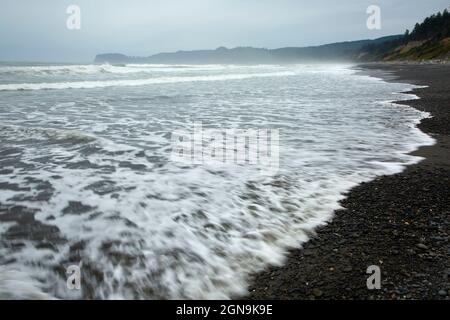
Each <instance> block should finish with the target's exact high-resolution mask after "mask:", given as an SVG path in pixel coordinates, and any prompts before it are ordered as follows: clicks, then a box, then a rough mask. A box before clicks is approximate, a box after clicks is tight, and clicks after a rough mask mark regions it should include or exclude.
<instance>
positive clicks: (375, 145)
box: [0, 66, 434, 299]
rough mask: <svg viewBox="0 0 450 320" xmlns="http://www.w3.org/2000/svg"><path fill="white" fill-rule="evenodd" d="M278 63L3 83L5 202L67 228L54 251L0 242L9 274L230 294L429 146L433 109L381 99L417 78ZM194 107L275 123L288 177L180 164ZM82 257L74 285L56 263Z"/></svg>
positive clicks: (57, 289)
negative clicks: (198, 76)
mask: <svg viewBox="0 0 450 320" xmlns="http://www.w3.org/2000/svg"><path fill="white" fill-rule="evenodd" d="M162 68H164V66H162ZM192 68H196V66H192ZM217 68H219V66H218V67H217ZM258 68H260V69H258ZM270 68H272V69H274V71H273V72H275V73H277V74H278V75H277V76H275V77H272V76H271V77H258V76H257V77H254V76H253V73H254V72H255V70H256V73H257V74H264V73H266V72H267V67H266V66H264V67H263V66H260V67H256V68H254V70H252V71H248V70H247V69H239V67H236V68H235V69H236V70H237V74H239V75H243V74H246V73H244V72H248V74H246V75H247V77H245V78H242V79H243V80H244V79H245V80H246V81H241V82H235V81H226V80H234V78H226V77H225V75H222V80H224V81H198V82H195V83H194V82H192V81H182V82H170V83H169V82H168V83H166V84H167V85H166V86H148V87H140V86H137V87H136V86H119V87H117V89H116V90H105V91H103V94H101V95H99V94H98V92H90V91H83V90H78V91H71V90H61V91H58V95H55V94H52V92H51V91H49V92H41V91H37V92H27V93H26V94H23V93H22V92H19V91H15V92H3V93H0V95H1V94H3V95H4V96H3V97H2V98H3V99H0V114H1V117H2V122H3V125H2V126H0V152H3V153H2V156H1V157H0V161H3V160H4V161H6V163H7V164H8V167H7V168H10V167H11V166H12V167H13V168H12V169H13V170H12V172H10V173H8V172H5V173H3V174H2V175H0V182H8V183H10V184H14V187H13V188H10V189H7V190H6V189H4V190H3V189H2V190H1V192H0V203H1V204H2V206H6V207H11V206H16V205H21V206H24V207H26V208H28V209H30V210H31V209H35V210H38V211H37V212H36V214H35V219H36V221H39V222H40V223H42V224H44V225H50V226H55V227H57V228H58V230H59V233H58V236H59V237H60V238H62V239H63V241H60V242H58V241H56V240H55V241H54V243H52V244H53V249H50V248H47V247H45V246H44V247H42V246H39V241H36V240H34V239H33V238H32V237H31V239H29V238H26V239H23V238H20V237H19V238H17V239H14V237H13V238H11V237H8V241H9V242H8V243H10V244H11V243H12V244H14V243H16V242H17V243H20V244H25V246H22V247H18V249H14V248H13V247H14V246H3V247H2V246H1V245H0V253H1V255H0V264H1V263H2V261H3V262H4V261H5V260H6V258H7V260H8V261H9V263H8V268H9V270H10V269H11V268H12V269H14V270H21V271H22V275H21V276H20V275H17V274H15V275H14V276H13V278H16V279H17V278H19V280H21V281H23V282H26V283H29V284H30V285H31V284H32V286H33V288H38V290H41V291H42V293H43V294H44V293H45V294H48V295H50V296H53V297H57V298H80V297H81V298H92V297H93V298H105V299H118V298H141V299H157V298H172V299H177V298H190V299H193V298H205V299H214V298H217V299H221V298H225V299H227V298H231V297H236V296H238V295H241V294H244V293H245V292H246V285H247V281H248V278H249V275H250V274H252V273H254V272H257V271H259V270H261V269H262V268H264V267H266V266H267V265H268V264H281V263H283V261H284V257H285V254H286V251H287V250H288V249H289V248H292V247H299V246H300V245H301V244H302V243H303V242H305V241H307V240H308V235H309V233H310V232H312V231H313V230H314V229H315V228H316V227H317V226H319V225H323V224H325V223H327V221H329V220H330V219H331V218H332V213H333V211H334V210H336V209H338V208H340V206H339V200H341V199H343V197H344V196H343V194H344V193H345V192H347V191H348V190H349V189H350V188H351V187H353V186H355V185H357V184H359V183H361V182H363V181H369V180H371V179H373V178H375V177H376V176H378V175H383V174H393V173H396V172H399V171H401V170H403V168H404V167H405V166H406V165H408V164H412V163H416V162H417V161H419V160H420V158H418V157H414V156H411V155H408V153H409V152H411V151H413V150H415V149H416V148H417V147H419V146H422V145H429V144H432V143H434V140H433V139H431V138H430V137H428V136H427V135H425V134H424V133H422V132H420V130H418V129H417V128H416V127H415V124H416V123H417V122H418V121H419V120H420V119H422V118H424V117H426V116H427V114H425V113H422V112H419V111H417V110H415V109H412V108H410V107H407V106H403V105H395V104H393V103H391V102H388V101H386V99H387V97H388V98H389V99H392V100H401V99H410V98H412V97H413V96H412V95H410V94H405V93H395V94H392V92H400V91H405V90H409V89H412V88H414V87H413V86H411V85H407V84H395V83H386V82H384V81H382V80H380V79H375V78H370V77H366V76H360V75H356V74H354V72H353V71H352V70H351V69H350V68H349V67H348V66H290V67H280V66H271V67H270ZM286 68H288V69H291V70H290V71H289V72H290V73H289V76H283V75H284V73H285V72H287V71H286ZM245 70H247V71H245ZM202 72H204V73H205V75H204V76H203V77H206V78H209V77H211V76H210V75H209V71H202ZM233 72H235V71H233ZM273 72H272V73H273ZM291 73H292V74H294V75H291ZM226 76H228V74H227V75H226ZM224 77H225V78H224ZM162 78H163V79H167V78H166V77H164V76H163V77H162ZM179 78H183V77H182V76H180V77H179ZM152 80H153V79H152ZM127 81H128V80H127ZM36 85H38V84H36ZM44 85H45V84H44ZM47 94H48V95H47ZM24 115H26V116H24ZM195 119H199V120H201V121H202V122H203V125H204V126H205V127H208V126H210V127H211V128H221V129H223V128H277V129H279V130H280V171H279V174H278V175H276V176H274V177H267V176H261V175H260V174H259V171H258V170H257V169H256V168H254V167H252V166H242V165H235V164H232V163H231V164H230V163H223V164H221V163H207V164H205V165H186V164H183V165H180V164H178V163H174V162H171V161H170V160H169V158H170V152H171V145H170V143H171V139H170V138H171V136H170V133H171V132H173V131H174V130H176V129H178V128H180V127H181V128H183V129H190V128H191V125H192V122H193V120H195ZM47 130H48V132H50V133H47ZM74 132H75V133H81V136H85V135H86V136H87V137H94V139H88V140H87V141H86V140H85V139H79V138H78V137H79V136H78V135H74V134H73V133H74ZM55 137H56V138H55ZM61 137H63V138H61ZM67 141H70V143H67ZM43 157H44V158H45V159H43ZM14 164H15V166H14ZM30 178H31V179H30ZM46 182H47V183H46ZM50 186H51V187H50ZM43 190H44V191H46V192H48V193H50V194H51V196H49V197H48V199H47V198H45V197H44V199H42V195H41V193H42V192H43ZM11 223H15V222H11ZM10 226H11V224H9V223H8V226H7V227H4V228H0V234H3V235H4V234H6V233H7V232H8V230H9V228H10ZM36 232H38V229H36ZM36 232H35V233H36ZM53 236H54V235H53ZM55 237H56V236H55ZM49 241H50V240H49ZM2 257H4V258H3V260H2ZM80 262H82V288H83V290H82V291H81V292H78V293H74V292H71V291H68V290H67V288H66V286H65V284H66V278H65V275H64V274H61V273H58V272H56V271H55V270H59V269H61V268H64V267H66V266H67V265H70V264H78V263H80ZM25 276H26V279H25ZM0 277H1V275H0ZM8 277H9V276H8ZM22 277H23V279H22ZM9 278H10V277H9ZM0 286H2V284H1V281H0ZM6 288H7V289H5V286H4V285H3V288H0V291H2V289H3V291H4V292H5V291H6V292H9V291H11V292H12V293H13V294H17V296H21V295H22V294H21V291H20V292H15V291H14V288H13V289H11V286H8V287H6ZM33 290H34V289H29V291H30V292H33ZM25 291H28V289H26V290H25Z"/></svg>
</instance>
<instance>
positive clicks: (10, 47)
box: [0, 0, 449, 62]
mask: <svg viewBox="0 0 450 320" xmlns="http://www.w3.org/2000/svg"><path fill="white" fill-rule="evenodd" d="M71 4H76V5H78V6H79V7H80V9H81V29H80V30H69V29H67V27H66V20H67V18H68V16H69V15H68V14H67V13H66V9H67V7H68V6H69V5H71ZM373 4H374V5H378V6H379V7H380V8H381V14H382V16H381V18H382V20H381V21H382V28H381V30H369V29H368V28H367V26H366V20H367V18H368V14H367V13H366V9H367V7H368V6H369V5H373ZM448 6H449V1H448V0H378V1H375V0H314V1H312V0H127V1H125V0H70V1H66V0H0V60H7V61H8V60H9V61H23V60H28V61H55V62H57V61H61V62H63V61H68V62H89V61H92V60H93V59H94V56H95V55H96V54H97V53H108V52H120V53H124V54H128V55H136V56H148V55H150V54H154V53H158V52H167V51H177V50H194V49H214V48H216V47H219V46H226V47H229V48H231V47H236V46H253V47H264V48H279V47H285V46H309V45H319V44H325V43H329V42H338V41H346V40H358V39H367V38H377V37H380V36H385V35H391V34H398V33H403V32H404V31H405V29H406V28H412V27H413V26H414V24H415V23H416V22H418V21H422V20H423V19H424V18H425V17H426V16H428V15H430V14H433V13H436V12H437V11H441V10H443V9H445V8H446V7H448Z"/></svg>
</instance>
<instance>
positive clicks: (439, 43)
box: [356, 10, 450, 61]
mask: <svg viewBox="0 0 450 320" xmlns="http://www.w3.org/2000/svg"><path fill="white" fill-rule="evenodd" d="M356 59H357V60H360V61H396V60H413V61H421V60H445V61H448V60H450V13H449V12H448V10H444V11H443V12H442V13H441V12H439V13H438V14H434V15H432V16H430V17H427V18H426V19H425V20H424V21H423V22H422V23H420V24H419V23H417V24H416V25H415V27H414V30H413V31H412V32H411V33H410V32H409V30H406V32H405V34H404V35H403V36H402V37H401V38H399V39H396V40H393V41H388V42H384V43H380V44H368V45H366V46H364V47H363V48H362V50H361V51H360V52H359V54H358V55H357V57H356Z"/></svg>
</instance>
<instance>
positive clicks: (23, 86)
mask: <svg viewBox="0 0 450 320" xmlns="http://www.w3.org/2000/svg"><path fill="white" fill-rule="evenodd" d="M294 74H295V73H293V72H287V71H285V72H266V73H252V74H227V75H212V76H184V77H158V78H149V79H129V80H104V81H73V82H57V83H51V82H42V83H20V84H0V91H16V90H50V89H55V90H56V89H93V88H106V87H133V86H145V85H151V84H165V83H179V82H198V81H226V80H244V79H250V78H264V77H285V76H291V75H294Z"/></svg>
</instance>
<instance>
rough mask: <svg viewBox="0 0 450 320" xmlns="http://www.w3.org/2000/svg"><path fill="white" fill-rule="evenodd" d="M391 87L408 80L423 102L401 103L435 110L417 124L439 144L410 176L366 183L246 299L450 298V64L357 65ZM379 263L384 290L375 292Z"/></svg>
mask: <svg viewBox="0 0 450 320" xmlns="http://www.w3.org/2000/svg"><path fill="white" fill-rule="evenodd" d="M357 67H358V69H359V70H360V72H363V73H364V74H367V75H371V76H375V77H378V78H382V79H383V80H385V81H388V82H405V83H409V84H415V85H420V86H427V87H425V88H418V89H413V90H412V91H410V92H406V93H408V94H410V93H411V94H414V95H416V96H418V97H419V98H420V99H418V100H405V101H395V103H396V104H403V105H408V106H410V107H413V108H416V109H418V110H420V111H425V112H429V113H430V114H431V117H430V118H426V119H423V120H422V121H421V122H420V124H418V125H417V127H418V128H419V129H420V130H421V131H422V132H424V133H426V134H428V135H430V136H431V137H432V138H434V139H435V140H436V144H434V145H433V146H425V147H421V148H419V149H418V150H416V151H414V152H412V153H411V154H412V155H416V156H420V157H423V158H424V160H422V161H421V162H419V163H418V164H414V165H411V166H408V167H406V169H405V170H404V171H402V172H401V173H398V174H394V175H389V176H380V177H378V178H376V179H375V180H373V181H371V182H367V183H362V184H360V185H358V186H356V187H355V188H353V189H352V190H350V191H349V192H348V193H347V194H346V199H344V200H343V201H341V205H342V206H343V207H344V208H345V209H343V210H337V211H335V212H334V218H333V219H332V220H331V222H330V223H329V224H327V225H325V226H323V227H321V228H319V229H318V230H316V232H315V234H314V235H313V236H312V237H311V239H310V240H309V241H308V242H306V243H305V244H303V248H301V249H294V250H291V251H289V254H288V257H287V259H286V262H285V264H284V265H283V266H281V267H269V268H267V269H266V270H265V271H263V272H261V273H258V274H256V275H254V276H253V277H252V279H251V281H250V285H249V294H248V295H247V296H246V297H244V298H246V299H358V300H359V299H364V300H365V299H449V294H450V281H449V279H450V222H449V221H447V220H448V217H449V216H450V188H449V187H450V121H449V120H450V65H448V64H444V65H438V64H405V63H398V64H393V63H388V64H385V63H378V64H377V63H372V64H365V65H358V66H357ZM371 265H378V266H379V267H380V270H381V289H380V290H368V289H367V286H366V281H367V278H368V277H369V276H370V275H369V274H367V273H366V270H367V268H368V267H369V266H371Z"/></svg>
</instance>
